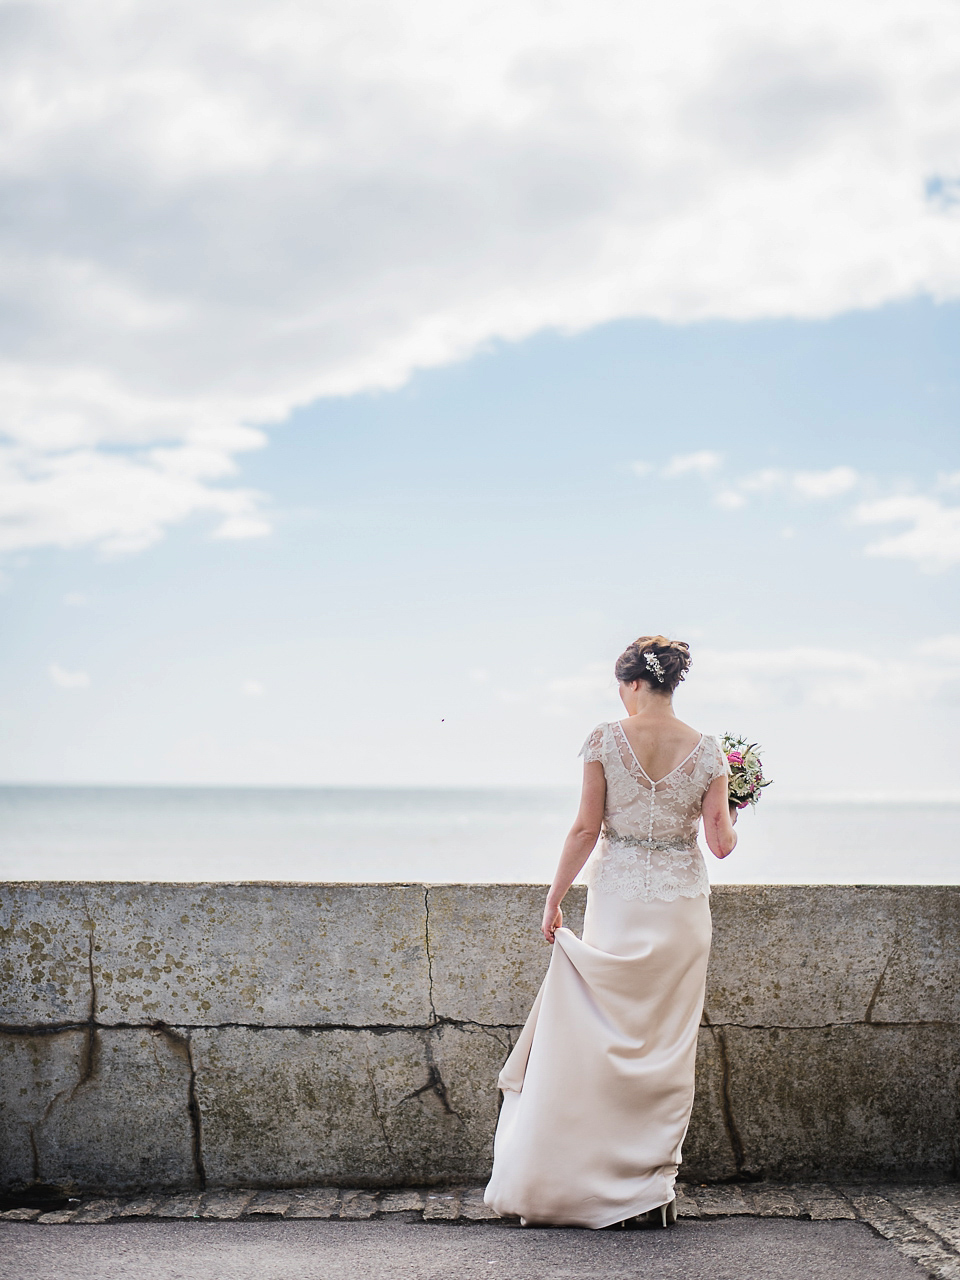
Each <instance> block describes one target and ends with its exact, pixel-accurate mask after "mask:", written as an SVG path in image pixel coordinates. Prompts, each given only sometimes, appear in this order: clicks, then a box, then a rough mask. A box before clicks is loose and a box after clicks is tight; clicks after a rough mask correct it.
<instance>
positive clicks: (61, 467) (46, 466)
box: [0, 447, 269, 554]
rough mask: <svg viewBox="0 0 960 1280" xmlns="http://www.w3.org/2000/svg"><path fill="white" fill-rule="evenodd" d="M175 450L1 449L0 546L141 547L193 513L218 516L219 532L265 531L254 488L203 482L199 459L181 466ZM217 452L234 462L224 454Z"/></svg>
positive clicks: (245, 534) (239, 534)
mask: <svg viewBox="0 0 960 1280" xmlns="http://www.w3.org/2000/svg"><path fill="white" fill-rule="evenodd" d="M178 452H180V451H175V450H170V451H166V450H153V451H150V452H148V453H146V454H143V453H142V452H136V453H128V452H123V453H119V452H114V451H110V450H105V449H91V448H84V449H74V450H70V451H68V452H65V453H41V452H38V451H36V450H27V449H24V448H22V447H13V448H8V449H0V551H14V550H19V549H23V548H27V547H34V546H38V545H53V546H58V547H79V546H84V545H86V544H89V543H96V544H99V545H100V546H101V547H102V548H103V549H104V550H105V551H106V552H109V553H113V554H120V553H124V552H131V551H140V550H142V549H143V548H144V547H147V546H149V545H150V544H151V543H153V542H156V541H157V540H158V539H159V538H160V537H162V536H163V533H164V531H165V529H166V527H167V526H168V525H170V524H172V523H174V522H176V521H180V520H184V519H186V518H187V517H188V516H192V515H195V514H197V513H206V514H211V515H214V516H216V517H219V518H220V521H221V523H220V526H219V529H218V530H217V531H216V532H217V534H218V536H220V537H228V538H230V537H234V538H235V537H256V536H259V535H260V534H263V533H267V532H269V525H268V524H267V522H266V521H265V520H264V519H263V518H262V517H261V516H259V515H258V514H257V509H258V507H259V505H260V501H261V497H260V495H259V494H257V493H254V492H252V491H251V490H248V489H223V488H218V487H215V486H212V485H209V484H207V483H206V482H205V475H204V472H205V468H204V466H203V465H201V463H200V461H199V460H197V459H195V460H194V465H193V467H192V468H191V467H188V466H186V465H181V464H180V459H179V458H176V456H175V455H176V454H177V453H178ZM184 452H186V451H184ZM221 457H223V458H224V460H225V462H226V463H227V464H228V465H229V466H230V467H231V469H232V466H233V464H232V462H231V461H230V459H229V455H221ZM208 466H209V463H208Z"/></svg>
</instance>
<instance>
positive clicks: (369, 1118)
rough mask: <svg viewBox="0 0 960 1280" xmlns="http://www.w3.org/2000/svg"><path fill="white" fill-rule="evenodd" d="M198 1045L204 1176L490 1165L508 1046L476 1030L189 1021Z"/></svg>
mask: <svg viewBox="0 0 960 1280" xmlns="http://www.w3.org/2000/svg"><path fill="white" fill-rule="evenodd" d="M193 1052H194V1062H195V1064H196V1070H197V1097H198V1101H199V1106H200V1114H201V1124H202V1135H203V1159H204V1166H205V1168H206V1173H207V1179H208V1182H209V1184H210V1185H211V1186H217V1187H230V1186H301V1185H317V1184H323V1183H329V1184H337V1185H340V1186H350V1185H359V1186H369V1185H374V1186H376V1185H383V1186H390V1185H396V1184H402V1183H430V1182H442V1181H444V1180H449V1179H451V1178H460V1177H464V1178H475V1177H478V1176H480V1174H481V1172H482V1171H483V1170H484V1169H486V1168H487V1167H488V1165H489V1149H490V1145H491V1142H492V1134H493V1126H494V1124H495V1122H496V1106H497V1102H496V1094H495V1090H494V1089H493V1088H492V1082H493V1080H494V1079H495V1074H496V1071H497V1070H498V1069H499V1064H500V1062H501V1060H502V1057H503V1047H502V1044H501V1043H500V1042H499V1040H497V1039H496V1038H493V1037H490V1036H487V1035H485V1034H484V1033H483V1032H480V1031H475V1030H466V1031H462V1030H460V1029H459V1028H456V1027H443V1028H437V1029H436V1030H434V1031H432V1032H428V1031H422V1032H411V1031H396V1032H389V1033H379V1032H369V1031H340V1030H331V1031H316V1030H313V1031H287V1030H284V1031H269V1030H267V1031H250V1030H247V1029H243V1028H224V1029H222V1030H205V1031H198V1032H196V1033H195V1034H194V1037H193ZM448 1080H449V1081H450V1083H449V1084H448Z"/></svg>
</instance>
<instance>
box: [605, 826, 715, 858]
mask: <svg viewBox="0 0 960 1280" xmlns="http://www.w3.org/2000/svg"><path fill="white" fill-rule="evenodd" d="M604 835H605V836H606V838H607V840H608V841H612V842H613V843H614V844H627V845H631V846H632V847H633V848H635V849H653V850H655V851H656V852H664V853H665V852H666V851H667V850H670V849H673V850H676V851H677V852H680V851H686V850H688V849H696V848H697V837H696V836H675V837H674V838H673V839H672V840H641V839H640V837H639V836H621V835H619V834H618V833H617V832H616V831H612V830H611V829H610V828H609V827H606V828H604Z"/></svg>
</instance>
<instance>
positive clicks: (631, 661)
mask: <svg viewBox="0 0 960 1280" xmlns="http://www.w3.org/2000/svg"><path fill="white" fill-rule="evenodd" d="M648 654H649V655H650V661H649V662H648V661H647V655H648ZM658 668H659V669H658ZM613 670H614V674H615V675H616V677H617V679H618V680H622V681H623V683H624V684H631V683H632V682H633V681H634V680H642V681H643V682H644V683H645V684H648V685H649V686H650V688H651V689H653V690H654V691H655V692H657V693H673V691H674V689H676V687H677V685H678V684H679V683H680V681H681V680H682V679H683V678H684V676H685V675H686V674H687V672H688V671H689V670H690V646H689V645H688V644H687V643H686V641H684V640H668V639H667V637H666V636H640V638H639V639H638V640H634V642H633V644H628V645H627V647H626V649H624V651H623V653H621V655H620V657H619V658H618V659H617V665H616V666H615V667H614V669H613ZM661 677H662V679H661Z"/></svg>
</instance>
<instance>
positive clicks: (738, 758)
mask: <svg viewBox="0 0 960 1280" xmlns="http://www.w3.org/2000/svg"><path fill="white" fill-rule="evenodd" d="M727 759H728V760H729V761H730V763H731V764H743V753H742V752H741V751H728V752H727Z"/></svg>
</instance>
